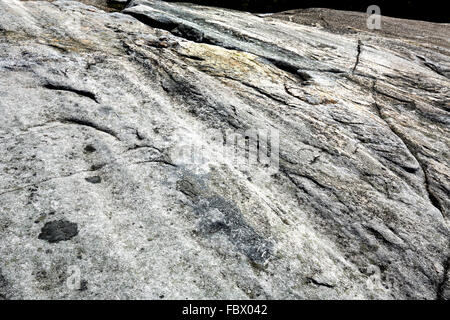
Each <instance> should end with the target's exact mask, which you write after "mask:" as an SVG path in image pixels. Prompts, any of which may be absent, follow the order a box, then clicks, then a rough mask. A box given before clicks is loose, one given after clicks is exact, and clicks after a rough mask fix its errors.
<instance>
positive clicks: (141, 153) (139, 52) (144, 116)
mask: <svg viewBox="0 0 450 320" xmlns="http://www.w3.org/2000/svg"><path fill="white" fill-rule="evenodd" d="M100 7H101V6H100ZM0 17H1V19H0V111H1V114H2V117H3V121H2V122H1V124H0V299H21V298H32V299H106V298H108V299H160V298H168V299H190V298H194V299H195V298H197V299H203V298H209V299H215V298H224V299H231V298H232V299H248V298H259V299H449V298H450V291H449V287H450V282H449V257H450V252H449V251H450V250H449V249H450V248H449V239H450V237H449V235H450V234H449V219H450V211H449V204H450V200H449V188H450V169H449V168H450V163H449V145H450V135H449V123H450V117H449V107H450V92H449V88H450V79H449V75H450V58H449V57H450V44H449V39H450V26H449V25H446V24H433V23H426V22H420V21H408V20H400V19H393V18H387V17H384V18H383V29H382V30H381V31H370V30H366V29H365V27H364V24H363V22H364V21H365V19H366V18H365V16H364V15H362V14H357V13H344V12H339V11H332V10H322V9H314V10H299V11H289V12H285V13H280V14H273V15H264V16H258V15H254V14H250V13H245V12H238V11H232V10H227V9H217V8H211V7H201V6H196V5H190V4H175V3H170V4H168V3H165V2H162V1H143V0H138V1H132V2H131V3H130V4H129V5H128V7H127V8H126V9H125V10H123V11H122V12H107V11H104V10H102V9H101V8H97V7H94V6H90V5H86V4H83V3H79V2H73V1H54V2H46V1H26V2H22V1H17V0H2V1H1V2H0ZM258 128H260V129H261V128H262V129H267V128H270V129H272V130H277V131H278V132H279V141H280V144H279V166H278V168H277V169H278V170H269V169H268V168H267V166H264V165H263V164H262V163H260V162H255V163H251V164H250V165H245V166H244V165H236V157H235V155H234V154H233V153H231V152H225V153H223V152H221V151H220V150H221V148H222V147H223V140H221V139H220V137H222V136H224V135H226V133H227V132H229V131H230V130H232V131H233V132H237V133H243V132H245V131H246V130H249V129H258ZM186 145H188V146H189V147H190V148H193V149H196V150H197V149H198V150H202V161H201V162H199V161H193V160H192V157H191V155H192V154H191V153H189V152H180V150H181V151H183V150H184V151H185V150H186V149H185V147H186ZM259 147H261V148H263V149H264V148H266V149H270V150H272V151H273V150H274V146H273V145H271V146H270V147H269V146H265V147H264V146H259ZM266 151H267V150H266ZM243 158H245V154H242V153H239V156H238V159H237V160H242V159H243ZM238 163H241V162H239V161H238ZM74 275H78V282H77V281H75V282H73V279H74ZM75 280H77V279H75ZM73 283H75V284H76V286H75V287H74V286H73V285H71V284H73Z"/></svg>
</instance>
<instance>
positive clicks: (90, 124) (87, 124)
mask: <svg viewBox="0 0 450 320" xmlns="http://www.w3.org/2000/svg"><path fill="white" fill-rule="evenodd" d="M59 121H60V122H61V123H71V124H76V125H80V126H85V127H90V128H93V129H95V130H97V131H101V132H103V133H106V134H108V135H110V136H112V137H113V138H115V139H117V140H119V141H120V139H119V137H118V136H117V134H116V133H115V132H114V131H112V130H111V129H109V128H105V127H103V126H100V125H98V124H96V123H93V122H91V121H89V120H84V119H78V118H64V119H61V120H59Z"/></svg>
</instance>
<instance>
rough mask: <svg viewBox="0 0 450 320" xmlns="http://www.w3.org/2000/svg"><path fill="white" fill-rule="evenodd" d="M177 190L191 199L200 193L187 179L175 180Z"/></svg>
mask: <svg viewBox="0 0 450 320" xmlns="http://www.w3.org/2000/svg"><path fill="white" fill-rule="evenodd" d="M177 190H178V191H180V192H181V193H183V194H184V195H186V196H188V197H189V198H191V199H192V200H195V199H196V198H197V196H198V195H199V194H200V193H201V191H200V190H199V188H198V187H197V186H195V185H194V184H193V183H192V182H190V181H188V180H179V181H177Z"/></svg>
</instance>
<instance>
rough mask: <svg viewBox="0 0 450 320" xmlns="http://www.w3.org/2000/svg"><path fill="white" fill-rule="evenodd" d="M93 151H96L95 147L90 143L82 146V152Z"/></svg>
mask: <svg viewBox="0 0 450 320" xmlns="http://www.w3.org/2000/svg"><path fill="white" fill-rule="evenodd" d="M95 151H97V149H96V148H95V147H94V146H93V145H92V144H88V145H87V146H86V147H84V152H86V153H93V152H95Z"/></svg>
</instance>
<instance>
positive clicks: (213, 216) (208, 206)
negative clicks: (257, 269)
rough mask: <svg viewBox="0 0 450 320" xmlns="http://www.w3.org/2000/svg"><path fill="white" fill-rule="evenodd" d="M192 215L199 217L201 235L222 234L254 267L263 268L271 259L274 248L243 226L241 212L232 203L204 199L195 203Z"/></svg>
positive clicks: (248, 227)
mask: <svg viewBox="0 0 450 320" xmlns="http://www.w3.org/2000/svg"><path fill="white" fill-rule="evenodd" d="M195 211H196V213H197V214H198V215H199V216H200V217H201V220H200V223H199V233H200V234H201V235H203V236H206V237H207V236H210V235H212V234H214V233H217V232H222V233H224V234H225V235H226V236H227V237H228V239H229V240H230V242H231V243H232V244H233V245H234V246H235V247H236V248H237V250H238V251H240V252H242V253H243V254H245V255H246V256H247V258H249V259H250V260H251V261H252V262H254V263H258V264H264V262H265V261H266V260H267V259H268V258H269V256H270V255H271V253H272V250H273V244H272V243H271V242H270V241H269V240H267V239H264V238H263V237H262V236H260V235H259V234H258V233H257V232H256V231H255V230H254V229H253V228H252V227H251V226H249V225H248V224H247V223H246V222H245V220H244V217H243V215H242V212H241V211H240V209H239V208H238V207H237V206H236V205H235V204H234V203H233V202H232V201H228V200H226V199H224V198H222V197H220V196H212V197H209V198H204V199H201V200H200V201H198V203H197V204H196V207H195Z"/></svg>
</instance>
